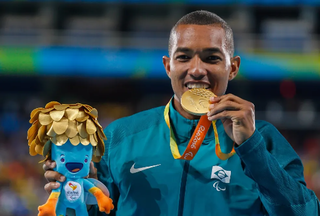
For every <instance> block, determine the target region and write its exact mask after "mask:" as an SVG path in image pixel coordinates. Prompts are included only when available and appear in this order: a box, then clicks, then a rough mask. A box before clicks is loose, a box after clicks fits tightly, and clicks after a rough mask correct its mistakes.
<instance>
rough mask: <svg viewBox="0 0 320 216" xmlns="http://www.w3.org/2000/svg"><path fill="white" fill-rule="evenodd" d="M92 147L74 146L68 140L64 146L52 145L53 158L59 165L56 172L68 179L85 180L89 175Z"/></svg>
mask: <svg viewBox="0 0 320 216" xmlns="http://www.w3.org/2000/svg"><path fill="white" fill-rule="evenodd" d="M92 149H93V147H92V145H91V144H90V143H89V145H82V144H81V143H80V144H79V145H77V146H74V145H72V144H71V143H70V141H69V140H68V141H67V142H66V143H65V144H63V145H62V146H57V145H55V144H52V146H51V157H52V160H54V161H55V162H56V164H57V166H56V168H55V169H54V170H55V171H57V172H59V173H61V174H62V175H64V176H66V177H67V178H83V177H85V176H87V175H89V170H90V162H91V159H92Z"/></svg>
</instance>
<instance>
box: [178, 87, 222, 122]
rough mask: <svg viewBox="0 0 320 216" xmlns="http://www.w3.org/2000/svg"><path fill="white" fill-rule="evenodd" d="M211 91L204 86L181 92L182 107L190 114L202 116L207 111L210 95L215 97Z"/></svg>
mask: <svg viewBox="0 0 320 216" xmlns="http://www.w3.org/2000/svg"><path fill="white" fill-rule="evenodd" d="M215 96H216V95H215V94H213V93H212V92H211V91H209V90H206V89H204V88H194V89H190V90H188V91H186V92H185V93H183V95H182V97H181V106H182V108H183V109H184V110H185V111H187V112H188V113H190V114H193V115H197V116H202V115H205V114H206V113H207V112H208V111H209V100H210V97H215Z"/></svg>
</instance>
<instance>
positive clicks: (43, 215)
mask: <svg viewBox="0 0 320 216" xmlns="http://www.w3.org/2000/svg"><path fill="white" fill-rule="evenodd" d="M60 185H61V184H60ZM60 191H61V186H60V187H59V188H58V189H54V190H52V192H51V194H50V196H49V198H48V200H47V202H46V203H45V204H44V205H42V206H39V208H38V210H39V214H38V216H52V215H56V206H57V202H58V199H59V196H60Z"/></svg>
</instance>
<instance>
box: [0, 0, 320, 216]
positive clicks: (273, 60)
mask: <svg viewBox="0 0 320 216" xmlns="http://www.w3.org/2000/svg"><path fill="white" fill-rule="evenodd" d="M197 9H205V10H209V11H212V12H215V13H217V14H218V15H219V16H221V17H222V18H224V19H225V20H226V21H227V22H228V23H229V24H230V25H231V27H232V28H233V30H234V39H235V47H236V54H237V55H240V56H241V58H242V62H241V68H240V74H239V75H238V77H237V78H236V79H235V80H233V81H232V82H230V84H229V89H228V92H232V93H234V94H236V95H238V96H240V97H242V98H244V99H247V100H249V101H252V102H254V104H255V106H256V118H257V119H264V120H267V121H269V122H271V123H273V124H274V125H275V126H276V127H277V128H278V129H279V130H280V132H281V133H282V134H283V135H284V136H285V137H286V139H287V140H288V141H289V142H290V143H291V145H292V146H293V148H294V149H295V150H296V151H297V153H298V154H299V156H300V157H301V159H302V160H303V163H304V166H305V179H306V181H307V186H308V187H309V188H311V189H313V190H314V191H315V192H316V193H317V196H318V197H320V133H319V131H320V112H319V110H320V104H319V92H320V91H319V89H320V88H319V86H320V52H319V51H320V40H319V36H320V24H319V23H320V0H173V1H169V0H153V1H151V0H150V1H147V0H122V1H115V0H114V1H112V0H109V1H108V0H105V1H103V0H100V1H99V0H95V1H93V0H91V1H89V0H86V1H85V0H82V1H80V0H60V1H45V0H42V1H40V0H39V1H36V0H29V1H28V0H19V1H18V0H17V1H9V0H7V1H6V0H0V137H1V139H0V209H1V211H0V215H1V216H34V215H36V214H37V213H36V212H37V211H36V209H37V206H38V205H40V204H43V203H44V202H45V200H46V199H47V197H48V195H47V194H46V193H45V192H44V189H43V186H44V184H45V180H44V177H43V170H42V165H41V164H39V163H38V161H40V160H41V159H42V158H41V157H31V156H29V153H28V145H27V140H26V137H27V130H28V128H29V127H30V124H29V122H28V121H29V115H30V112H31V110H33V109H34V108H36V107H43V106H44V105H45V104H46V103H47V102H49V101H52V100H56V101H59V102H61V103H75V102H81V103H86V104H90V105H92V106H93V107H96V108H97V109H98V111H99V121H100V123H101V125H102V126H103V127H105V126H107V125H108V124H109V123H110V122H111V121H113V120H115V119H117V118H120V117H123V116H128V115H131V114H133V113H136V112H138V111H142V110H145V109H148V108H152V107H155V106H160V105H165V104H166V103H167V102H168V100H169V99H170V97H171V96H172V90H171V85H170V81H169V79H168V78H167V76H166V73H165V70H164V68H163V66H162V59H161V58H162V56H163V55H167V46H168V37H169V32H170V29H171V27H172V26H173V25H174V24H175V22H176V21H177V20H178V19H179V18H180V17H181V16H183V15H184V14H186V13H188V12H191V11H194V10H197Z"/></svg>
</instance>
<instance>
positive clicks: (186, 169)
mask: <svg viewBox="0 0 320 216" xmlns="http://www.w3.org/2000/svg"><path fill="white" fill-rule="evenodd" d="M195 128H196V122H195V121H193V126H192V133H193V131H194V129H195ZM190 138H191V137H190ZM189 166H190V161H189V160H187V161H185V163H184V166H183V173H182V177H181V185H180V195H179V209H178V216H182V215H183V209H184V197H185V194H186V185H187V176H188V172H189Z"/></svg>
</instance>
